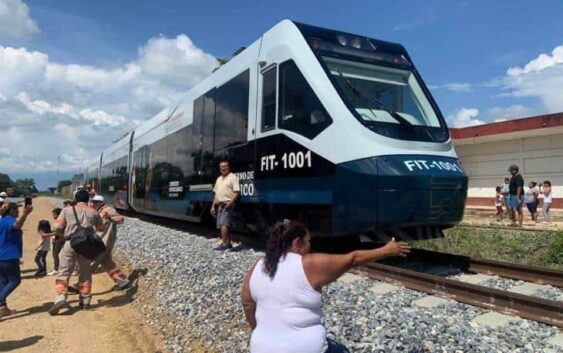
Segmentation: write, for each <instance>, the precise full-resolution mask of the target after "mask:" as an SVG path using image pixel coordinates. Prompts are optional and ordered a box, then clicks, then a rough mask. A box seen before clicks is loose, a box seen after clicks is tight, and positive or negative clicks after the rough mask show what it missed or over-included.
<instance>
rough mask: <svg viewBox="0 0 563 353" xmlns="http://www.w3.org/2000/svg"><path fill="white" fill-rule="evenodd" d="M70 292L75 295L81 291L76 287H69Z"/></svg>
mask: <svg viewBox="0 0 563 353" xmlns="http://www.w3.org/2000/svg"><path fill="white" fill-rule="evenodd" d="M68 292H69V293H74V294H78V293H80V291H79V290H78V288H76V287H74V286H68Z"/></svg>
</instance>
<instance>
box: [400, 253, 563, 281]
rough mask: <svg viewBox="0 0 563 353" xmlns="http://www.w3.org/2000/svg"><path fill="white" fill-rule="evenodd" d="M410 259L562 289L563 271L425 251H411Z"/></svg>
mask: <svg viewBox="0 0 563 353" xmlns="http://www.w3.org/2000/svg"><path fill="white" fill-rule="evenodd" d="M409 258H410V259H422V260H424V261H428V262H431V263H436V264H437V263H439V264H444V263H445V264H449V265H452V266H455V267H458V268H460V269H462V270H464V271H468V272H476V273H484V274H489V275H497V276H501V277H507V278H513V279H518V280H522V281H527V282H534V283H539V284H549V285H552V286H554V287H558V288H563V271H561V270H555V269H549V268H543V267H537V266H528V265H519V264H512V263H506V262H499V261H494V260H485V259H480V258H471V257H468V256H463V255H455V254H448V253H443V252H438V251H431V250H425V249H412V252H411V254H410V255H409Z"/></svg>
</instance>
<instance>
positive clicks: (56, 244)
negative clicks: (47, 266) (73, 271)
mask: <svg viewBox="0 0 563 353" xmlns="http://www.w3.org/2000/svg"><path fill="white" fill-rule="evenodd" d="M63 245H65V242H64V241H63V242H59V241H56V242H54V243H53V264H54V265H53V266H54V270H55V271H58V270H59V253H60V252H61V249H62V248H63Z"/></svg>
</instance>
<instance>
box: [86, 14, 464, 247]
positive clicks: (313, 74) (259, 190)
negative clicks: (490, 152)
mask: <svg viewBox="0 0 563 353" xmlns="http://www.w3.org/2000/svg"><path fill="white" fill-rule="evenodd" d="M235 54H236V55H234V56H233V58H232V59H230V60H229V61H228V62H227V63H226V64H225V65H223V66H221V67H220V68H219V69H218V70H216V71H215V72H213V73H212V74H210V75H209V76H208V77H206V78H205V79H204V80H202V81H201V82H200V83H199V84H197V85H196V86H195V87H193V88H192V89H191V90H189V92H187V94H186V95H185V96H184V98H183V99H182V101H181V102H179V103H178V104H176V105H175V106H171V107H168V108H165V109H164V110H162V111H161V112H160V113H158V114H157V115H156V116H154V117H153V118H151V119H149V120H147V121H146V122H144V123H142V124H141V125H140V126H139V127H138V128H137V129H136V130H134V131H131V132H129V133H127V134H126V135H124V136H123V137H122V138H121V139H120V140H118V141H117V142H115V143H113V144H112V145H111V146H109V147H108V148H107V149H106V150H105V151H103V152H102V153H101V154H100V155H99V157H98V158H96V160H95V161H94V162H92V164H91V165H89V166H88V167H87V168H86V171H85V181H86V182H88V183H90V184H92V185H93V186H94V187H95V189H96V190H97V192H98V193H99V194H101V195H103V196H104V198H105V200H106V203H110V204H113V205H114V206H115V207H116V208H118V209H131V210H133V211H135V212H139V213H143V214H149V215H154V216H161V217H168V218H174V219H178V220H185V221H189V222H211V221H212V219H210V217H211V216H210V214H209V213H210V212H209V210H210V206H211V203H212V200H213V192H212V189H213V183H214V181H215V179H216V178H217V176H218V174H219V173H218V162H219V161H220V160H223V159H226V160H228V161H229V162H230V165H231V170H232V172H233V173H235V174H236V175H237V176H238V178H239V181H240V190H241V192H240V193H241V195H240V200H239V202H238V203H237V207H236V217H235V222H234V225H233V227H234V228H235V229H237V230H239V231H245V232H250V233H256V234H267V231H268V229H269V227H270V226H271V225H272V223H273V222H274V221H275V220H277V219H280V218H293V219H299V220H301V221H303V222H304V223H305V224H306V225H307V226H308V228H309V229H310V231H311V234H312V235H313V236H315V237H348V236H350V237H368V238H370V239H373V240H380V241H385V240H388V239H389V237H391V236H395V237H396V238H399V239H403V240H419V239H429V238H437V237H442V236H443V230H444V229H446V228H449V227H452V226H454V225H456V224H457V223H459V222H460V221H461V220H462V217H463V213H464V208H465V199H466V196H467V183H468V181H467V176H466V175H465V172H464V170H463V168H462V166H461V165H460V163H459V160H458V158H457V155H456V153H455V151H454V147H453V145H452V141H451V138H450V134H449V131H448V128H447V125H446V121H445V119H444V117H443V115H442V113H441V112H440V110H439V108H438V106H437V104H436V102H435V100H434V99H433V97H432V95H431V93H430V91H429V89H428V87H427V86H426V85H425V83H424V81H423V80H422V77H421V76H420V74H419V72H418V71H417V69H416V67H415V65H414V64H413V61H412V59H411V58H410V56H409V55H408V53H407V51H406V50H405V48H404V47H403V46H402V45H400V44H396V43H391V42H387V41H382V40H378V39H374V38H370V37H366V36H362V35H356V34H351V33H347V32H342V31H337V30H330V29H325V28H319V27H315V26H311V25H307V24H303V23H298V22H294V21H291V20H283V21H281V22H279V23H278V24H276V25H275V26H273V27H272V28H270V29H269V30H268V31H267V32H265V33H264V34H263V35H262V36H261V37H260V38H259V39H258V40H256V41H255V42H253V43H252V44H251V45H250V46H248V47H246V48H241V50H238V51H237V52H236V53H235Z"/></svg>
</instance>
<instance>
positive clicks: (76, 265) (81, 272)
mask: <svg viewBox="0 0 563 353" xmlns="http://www.w3.org/2000/svg"><path fill="white" fill-rule="evenodd" d="M32 211H33V207H32V206H31V205H25V206H23V209H22V211H21V212H20V207H19V206H18V204H17V203H14V202H10V201H9V200H7V198H1V199H0V318H2V317H4V316H9V315H13V314H15V313H16V311H15V310H13V309H12V308H10V307H9V306H8V304H7V299H8V297H9V296H10V294H12V292H13V291H14V290H15V289H16V288H17V287H18V286H19V285H20V283H21V275H20V261H21V260H20V259H21V258H22V256H23V241H24V236H23V232H22V228H23V225H24V223H25V222H26V219H27V217H28V215H29V214H30V213H31V212H32ZM52 217H53V224H51V222H50V221H49V220H45V219H43V220H40V221H39V222H38V224H37V239H38V242H37V246H36V247H35V251H36V255H35V263H36V264H37V271H36V272H35V276H36V277H43V276H46V275H52V276H56V279H55V291H56V297H55V300H54V303H53V305H52V306H51V308H50V309H49V313H50V314H51V315H56V314H58V313H59V311H60V310H61V309H62V308H64V307H68V303H67V297H68V293H69V292H77V293H78V294H79V307H80V308H81V309H88V308H89V307H90V301H91V291H92V272H93V271H94V270H95V269H96V268H98V267H100V266H101V267H102V269H103V270H105V271H106V272H107V274H108V275H109V276H110V277H111V279H112V280H113V281H114V282H115V284H116V286H115V288H116V289H118V290H122V289H125V288H127V287H128V286H129V285H130V281H129V279H127V277H126V276H125V275H124V274H123V273H122V271H121V270H120V269H119V267H118V266H117V264H116V263H115V262H114V261H113V260H112V250H113V246H114V244H115V241H116V239H117V225H118V224H121V223H123V221H124V218H123V216H121V215H120V214H119V213H118V212H117V211H116V210H115V209H114V208H113V207H111V206H109V205H106V204H105V203H104V198H103V197H102V196H101V195H96V194H95V192H94V191H93V190H92V187H91V186H90V185H88V184H87V185H85V186H84V187H83V188H82V189H80V190H78V191H77V192H76V193H75V195H74V200H72V201H71V200H67V201H64V203H63V208H55V209H53V210H52ZM25 238H27V236H26V237H25ZM83 239H87V240H88V241H91V240H92V239H94V240H97V241H98V242H99V243H100V244H103V245H100V251H99V252H98V253H97V254H96V256H95V257H92V256H86V254H85V253H83V252H82V250H81V249H82V248H83V246H82V247H80V246H79V244H80V241H81V240H83ZM77 244H78V245H77ZM51 247H52V256H53V270H52V271H51V272H48V270H47V254H48V253H49V251H50V250H51ZM73 274H75V275H78V284H77V285H76V286H70V285H69V281H70V278H71V276H72V275H73Z"/></svg>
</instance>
